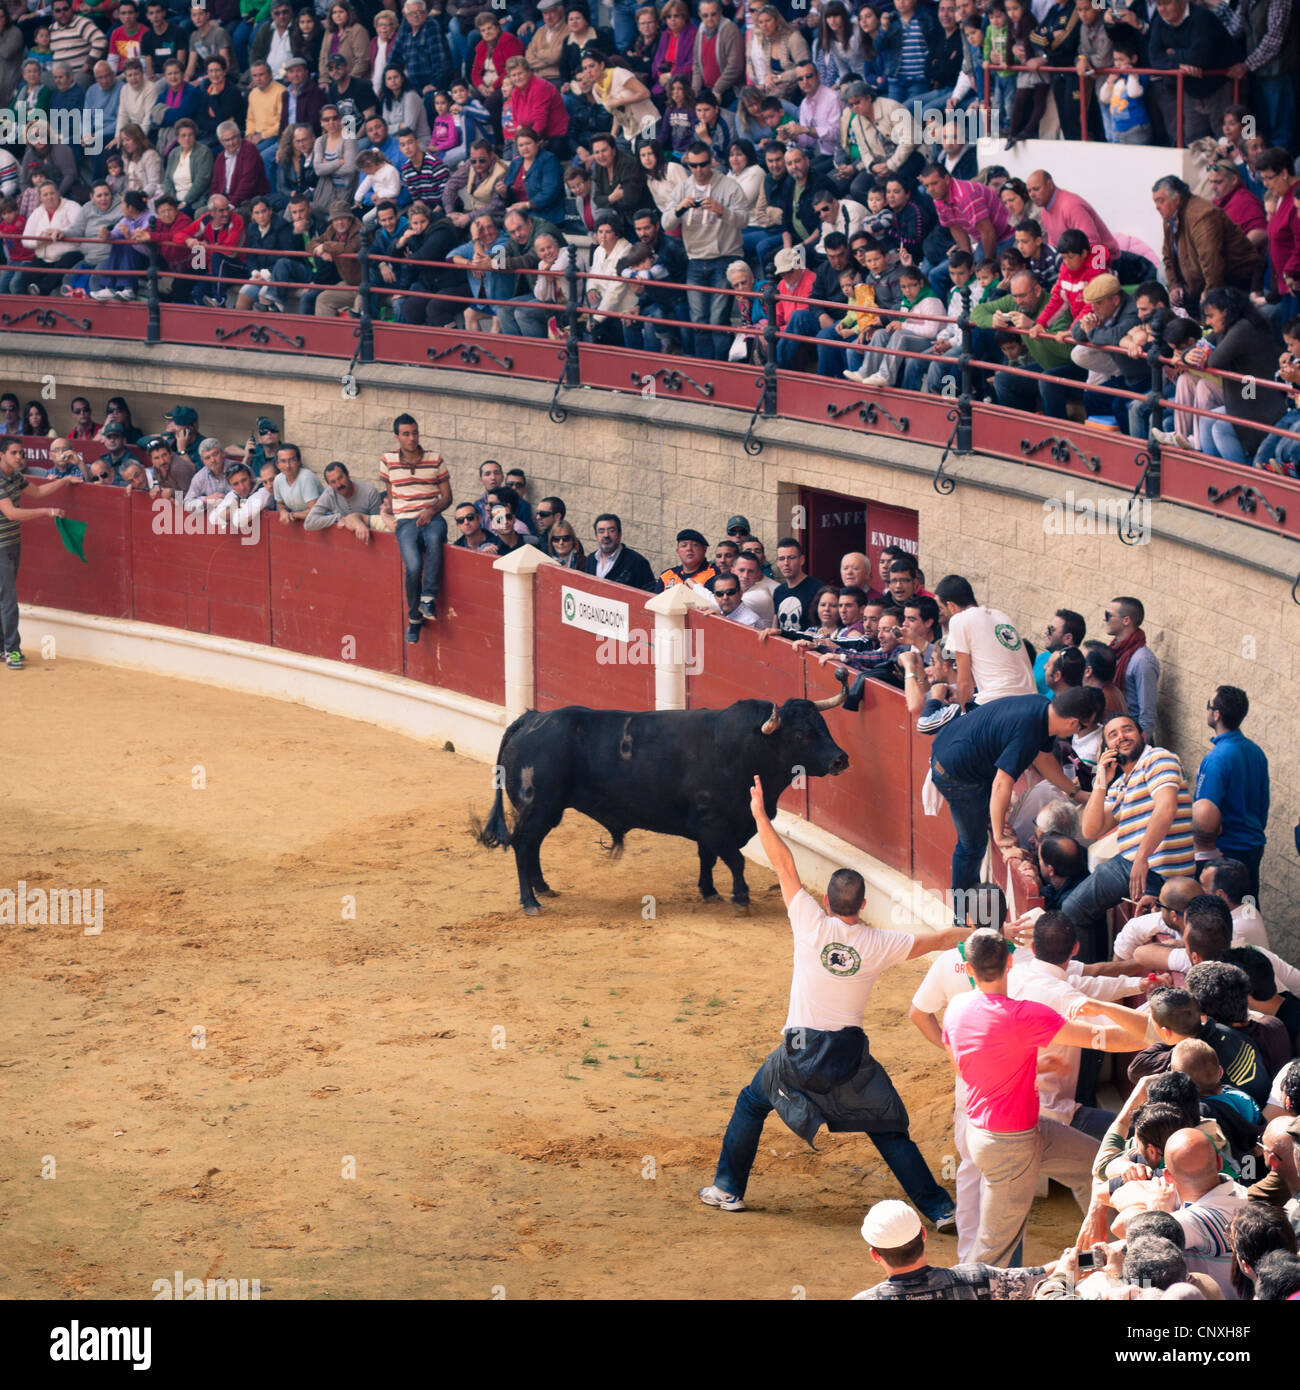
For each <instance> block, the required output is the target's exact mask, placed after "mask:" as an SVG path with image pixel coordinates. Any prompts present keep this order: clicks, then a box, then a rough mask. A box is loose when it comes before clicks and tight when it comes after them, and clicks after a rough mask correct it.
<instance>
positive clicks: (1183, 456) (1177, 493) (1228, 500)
mask: <svg viewBox="0 0 1300 1390" xmlns="http://www.w3.org/2000/svg"><path fill="white" fill-rule="evenodd" d="M1160 492H1161V495H1162V496H1164V497H1168V498H1171V499H1173V500H1176V501H1178V502H1185V503H1187V505H1188V506H1190V507H1197V508H1199V509H1200V510H1201V511H1203V512H1213V513H1214V514H1215V515H1216V516H1227V517H1233V518H1236V519H1237V520H1240V519H1241V518H1242V517H1243V516H1248V517H1249V518H1250V519H1251V521H1253V522H1254V523H1255V524H1256V525H1257V526H1263V527H1264V528H1266V529H1267V530H1270V531H1277V532H1279V533H1280V534H1281V535H1284V536H1295V537H1300V482H1297V481H1296V480H1295V479H1294V478H1286V477H1283V476H1282V475H1281V474H1280V473H1269V472H1266V471H1265V470H1264V469H1259V468H1246V467H1244V466H1242V465H1239V464H1230V463H1225V462H1224V461H1223V460H1222V459H1211V458H1207V457H1206V456H1205V455H1204V454H1193V453H1187V452H1185V451H1184V450H1182V449H1169V450H1164V449H1162V450H1161V451H1160Z"/></svg>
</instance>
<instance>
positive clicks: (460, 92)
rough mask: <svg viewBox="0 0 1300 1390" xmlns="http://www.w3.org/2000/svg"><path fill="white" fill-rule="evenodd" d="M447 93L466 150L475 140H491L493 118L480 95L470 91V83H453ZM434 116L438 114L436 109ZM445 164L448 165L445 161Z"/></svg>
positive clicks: (451, 112)
mask: <svg viewBox="0 0 1300 1390" xmlns="http://www.w3.org/2000/svg"><path fill="white" fill-rule="evenodd" d="M447 91H448V95H449V96H450V97H451V111H450V114H451V115H452V116H454V117H455V119H456V125H457V128H458V129H459V131H460V140H461V144H462V145H464V147H465V149H466V150H468V149H469V147H470V146H471V145H472V144H473V143H474V141H475V140H491V139H492V117H491V115H490V114H489V112H488V109H487V107H486V106H484V105H483V102H482V100H481V99H480V98H479V96H478V94H477V93H476V92H473V91H471V90H470V86H469V83H468V82H461V81H456V82H453V83H452V84H451V86H450V87H449V88H448V89H447ZM434 114H435V115H436V114H437V110H436V108H435V111H434ZM453 153H454V151H453ZM462 158H464V156H463V155H462ZM443 162H444V163H446V161H445V160H444V161H443Z"/></svg>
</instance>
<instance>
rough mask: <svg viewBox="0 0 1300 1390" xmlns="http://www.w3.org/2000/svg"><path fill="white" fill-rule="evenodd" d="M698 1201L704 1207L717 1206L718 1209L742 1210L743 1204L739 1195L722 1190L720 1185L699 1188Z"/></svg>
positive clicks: (743, 1208)
mask: <svg viewBox="0 0 1300 1390" xmlns="http://www.w3.org/2000/svg"><path fill="white" fill-rule="evenodd" d="M700 1201H701V1202H703V1203H704V1205H705V1206H706V1207H717V1208H718V1209H719V1210H720V1211H744V1210H745V1204H744V1202H742V1201H741V1200H740V1198H739V1197H733V1196H732V1195H731V1193H730V1192H724V1191H723V1190H722V1189H721V1188H720V1187H702V1188H700Z"/></svg>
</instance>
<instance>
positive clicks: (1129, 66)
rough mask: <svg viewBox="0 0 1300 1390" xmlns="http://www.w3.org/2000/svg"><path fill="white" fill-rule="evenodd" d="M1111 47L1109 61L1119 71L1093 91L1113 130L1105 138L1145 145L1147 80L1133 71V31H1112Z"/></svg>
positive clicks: (1135, 45)
mask: <svg viewBox="0 0 1300 1390" xmlns="http://www.w3.org/2000/svg"><path fill="white" fill-rule="evenodd" d="M1117 27H1118V26H1117ZM1111 49H1112V50H1113V55H1114V56H1113V58H1112V62H1113V63H1114V64H1115V66H1116V67H1117V68H1118V69H1119V71H1118V72H1116V73H1112V74H1110V76H1108V77H1107V78H1106V80H1105V81H1104V82H1103V83H1102V84H1101V86H1100V88H1099V89H1098V91H1097V100H1098V101H1099V102H1101V104H1102V106H1103V107H1105V108H1106V109H1107V110H1109V111H1110V118H1111V123H1112V126H1113V131H1112V133H1111V134H1110V135H1109V136H1108V138H1109V139H1110V140H1111V141H1113V142H1114V143H1115V144H1117V145H1149V144H1150V143H1151V115H1150V113H1149V112H1148V110H1147V102H1146V90H1147V79H1146V78H1145V77H1140V76H1139V75H1138V74H1137V73H1135V72H1134V71H1133V69H1134V68H1135V67H1137V65H1138V62H1139V55H1140V51H1141V50H1140V48H1139V40H1138V38H1137V36H1136V34H1121V33H1116V34H1114V35H1113V36H1112V38H1111Z"/></svg>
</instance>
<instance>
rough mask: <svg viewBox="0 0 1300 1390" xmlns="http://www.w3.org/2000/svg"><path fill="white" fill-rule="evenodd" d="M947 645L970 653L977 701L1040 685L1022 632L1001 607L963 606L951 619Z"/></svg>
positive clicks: (983, 702)
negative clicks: (1035, 678)
mask: <svg viewBox="0 0 1300 1390" xmlns="http://www.w3.org/2000/svg"><path fill="white" fill-rule="evenodd" d="M948 645H949V646H950V647H951V648H952V650H953V652H954V653H956V652H966V653H967V654H968V655H969V656H970V669H971V675H972V677H973V678H974V680H975V690H976V694H975V703H976V704H977V705H987V704H988V703H989V701H990V700H1002V699H1005V698H1006V696H1008V695H1032V694H1034V693H1035V691H1036V690H1037V689H1038V687H1037V685H1035V683H1034V671H1033V667H1032V666H1031V665H1030V664H1029V657H1028V655H1027V653H1026V652H1025V644H1024V642H1023V640H1022V639H1021V636H1020V633H1019V632H1018V631H1017V629H1016V625H1015V623H1013V622H1012V621H1011V619H1010V618H1009V617H1007V615H1006V614H1005V613H1003V612H1002V611H1001V610H1000V609H997V608H986V607H983V606H981V607H978V608H964V609H963V610H962V611H961V612H960V613H958V614H957V615H956V616H955V617H952V618H950V619H949V620H948Z"/></svg>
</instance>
